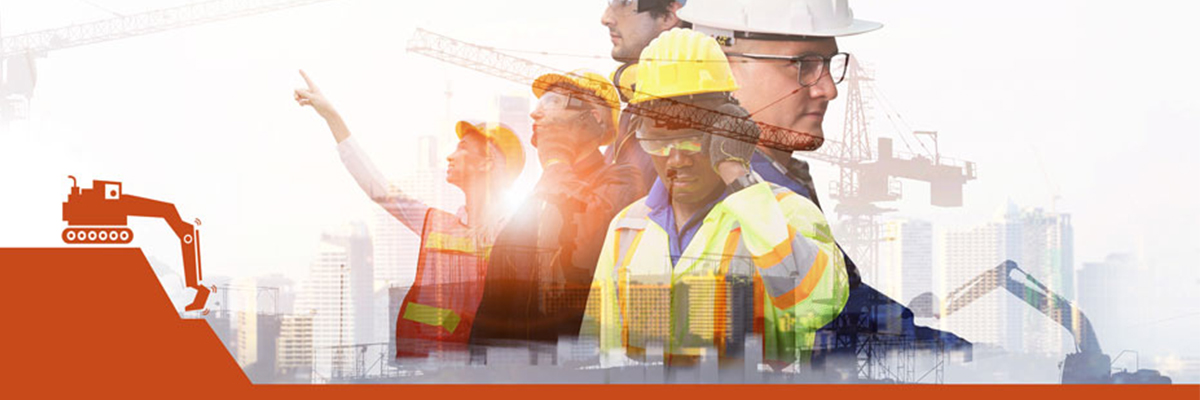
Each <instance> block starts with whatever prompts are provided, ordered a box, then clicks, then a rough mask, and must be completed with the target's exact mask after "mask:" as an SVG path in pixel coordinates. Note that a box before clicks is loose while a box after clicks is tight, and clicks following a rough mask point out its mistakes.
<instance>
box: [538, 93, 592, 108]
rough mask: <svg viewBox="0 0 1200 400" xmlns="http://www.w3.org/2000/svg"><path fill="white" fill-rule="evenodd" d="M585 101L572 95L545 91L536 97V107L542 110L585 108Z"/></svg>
mask: <svg viewBox="0 0 1200 400" xmlns="http://www.w3.org/2000/svg"><path fill="white" fill-rule="evenodd" d="M587 104H588V103H587V101H584V100H583V99H580V98H577V97H575V96H573V95H568V94H562V93H558V92H546V93H543V94H542V97H541V98H539V99H538V108H541V109H543V110H586V109H587Z"/></svg>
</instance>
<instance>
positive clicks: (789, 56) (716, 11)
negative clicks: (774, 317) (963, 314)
mask: <svg viewBox="0 0 1200 400" xmlns="http://www.w3.org/2000/svg"><path fill="white" fill-rule="evenodd" d="M679 17H680V18H681V19H682V20H683V21H685V24H686V25H688V26H691V27H692V29H695V30H696V31H700V32H704V33H706V34H708V35H710V36H711V37H713V38H715V39H716V40H717V42H718V43H721V48H722V50H723V51H724V53H725V55H726V56H727V57H729V60H730V65H731V67H732V68H733V75H734V76H735V77H736V78H737V80H738V83H739V84H740V88H739V89H738V90H737V91H735V92H734V97H736V98H737V99H738V101H740V102H741V103H742V105H743V106H745V107H746V109H748V110H751V111H752V112H753V118H754V120H755V121H758V122H761V123H766V124H769V125H775V126H780V127H784V128H789V129H791V130H794V131H797V132H802V133H804V134H805V135H806V136H807V138H808V139H810V140H807V141H802V142H806V144H807V145H809V148H808V149H807V150H813V149H816V148H817V147H819V146H820V143H821V142H822V141H823V138H824V130H823V128H822V122H823V121H824V117H825V111H826V110H827V108H828V106H829V103H830V102H831V101H833V100H834V99H835V98H837V96H838V88H837V85H838V84H839V83H841V82H842V80H843V79H844V78H845V77H846V76H847V74H848V73H847V70H848V69H849V65H850V61H849V58H850V55H849V54H848V53H845V52H843V51H842V50H841V49H839V47H838V44H837V38H838V37H843V36H850V35H857V34H861V33H865V32H870V31H873V30H876V29H879V28H881V27H882V26H883V25H882V24H880V23H878V22H871V21H864V20H859V19H855V18H854V16H853V12H852V10H851V9H850V7H849V5H848V1H847V0H745V1H737V2H732V1H723V0H691V1H690V2H689V4H688V7H687V8H684V9H682V10H680V11H679ZM796 150H802V149H796ZM803 154H804V153H803V152H802V151H797V152H793V151H787V150H779V149H772V148H767V147H762V146H760V147H759V148H758V151H756V152H755V154H754V157H753V158H752V159H751V165H752V167H753V169H754V171H755V172H756V173H758V174H759V175H760V176H762V177H763V179H765V180H767V181H769V182H771V183H774V184H777V185H780V186H784V187H787V188H789V189H791V190H792V191H794V192H796V193H799V194H801V195H803V196H805V197H807V198H809V199H810V200H812V202H813V203H814V204H817V205H818V207H819V206H820V202H819V200H818V197H817V192H816V190H815V188H814V186H813V183H812V175H811V174H810V173H809V168H808V163H806V162H805V161H803V160H801V159H799V158H796V157H794V156H799V157H803ZM845 264H846V269H847V273H848V275H849V279H850V298H849V300H848V303H847V305H846V308H845V310H846V313H844V314H843V315H841V316H839V319H845V323H842V324H840V326H842V327H848V329H851V330H854V329H859V328H861V327H863V326H868V327H890V328H889V329H895V330H897V331H902V332H907V333H908V334H911V333H913V332H918V331H922V330H924V331H923V332H927V333H926V334H924V336H925V337H929V338H937V339H936V340H939V341H942V342H943V343H946V344H957V343H963V342H962V341H961V339H959V338H958V337H957V336H954V335H953V334H951V333H947V332H936V331H932V330H928V329H927V328H923V327H915V326H914V325H913V321H912V315H913V314H912V311H910V310H908V309H907V308H906V307H904V305H902V304H900V303H898V302H896V301H895V300H892V299H890V298H888V297H887V296H886V295H884V294H882V293H880V292H879V291H877V290H875V289H874V288H872V287H870V286H869V285H866V284H863V283H862V278H861V277H860V275H859V272H858V268H857V267H856V266H855V264H854V262H853V261H852V260H850V258H849V257H845ZM863 310H869V311H863ZM862 321H870V322H868V323H862ZM899 324H903V325H904V326H903V327H899ZM835 331H836V332H835ZM847 333H848V332H847V331H846V330H845V329H842V330H837V328H836V327H835V326H834V324H831V325H830V326H827V327H825V328H823V329H822V330H821V334H828V335H829V336H838V335H846V334H847ZM870 333H874V332H865V331H863V332H857V331H856V332H855V334H870Z"/></svg>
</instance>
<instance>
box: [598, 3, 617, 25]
mask: <svg viewBox="0 0 1200 400" xmlns="http://www.w3.org/2000/svg"><path fill="white" fill-rule="evenodd" d="M616 24H617V21H616V19H615V18H613V9H612V7H604V13H603V14H600V25H604V26H607V27H609V28H612V27H613V26H615V25H616Z"/></svg>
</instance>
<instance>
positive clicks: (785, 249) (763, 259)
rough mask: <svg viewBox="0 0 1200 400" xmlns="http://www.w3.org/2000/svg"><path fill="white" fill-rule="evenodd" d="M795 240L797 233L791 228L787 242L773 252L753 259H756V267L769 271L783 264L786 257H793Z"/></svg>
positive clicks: (772, 250) (776, 247)
mask: <svg viewBox="0 0 1200 400" xmlns="http://www.w3.org/2000/svg"><path fill="white" fill-rule="evenodd" d="M793 240H796V232H795V231H793V230H792V229H790V227H789V229H788V238H787V240H786V241H784V242H783V243H780V244H779V245H778V246H775V248H774V249H771V251H770V252H768V253H766V254H763V255H761V256H754V257H752V258H753V259H754V265H755V266H757V267H759V268H762V269H767V268H771V266H774V265H776V264H779V263H780V262H783V259H784V257H787V256H790V255H792V241H793Z"/></svg>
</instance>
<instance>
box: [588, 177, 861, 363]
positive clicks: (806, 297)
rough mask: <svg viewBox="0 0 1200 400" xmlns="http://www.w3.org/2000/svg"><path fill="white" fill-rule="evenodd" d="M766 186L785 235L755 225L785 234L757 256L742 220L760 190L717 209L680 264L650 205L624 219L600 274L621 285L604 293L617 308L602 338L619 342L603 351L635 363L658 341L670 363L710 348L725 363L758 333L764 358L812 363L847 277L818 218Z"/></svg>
mask: <svg viewBox="0 0 1200 400" xmlns="http://www.w3.org/2000/svg"><path fill="white" fill-rule="evenodd" d="M764 185H765V184H764ZM767 187H770V188H771V193H770V197H766V198H768V199H771V200H773V201H774V202H775V203H777V204H778V205H779V208H778V209H775V210H771V209H764V214H762V215H772V213H774V215H781V214H780V213H781V212H782V213H783V214H782V215H783V216H784V218H785V220H784V221H781V222H782V223H783V226H782V227H784V228H786V231H784V230H783V229H779V228H780V226H779V225H756V226H757V227H758V228H755V229H778V230H777V231H770V230H768V231H756V235H759V236H757V237H756V238H755V239H754V240H759V241H760V242H759V243H757V244H756V245H755V246H754V248H757V249H760V251H759V252H758V253H759V254H754V253H752V252H750V251H749V249H748V248H747V243H746V241H747V240H751V239H750V238H747V237H746V235H743V234H742V229H743V228H744V227H740V226H739V223H738V218H752V219H753V218H755V213H756V210H757V208H754V207H758V206H755V205H754V204H755V203H754V202H755V201H758V200H752V199H753V198H755V197H753V196H762V195H763V193H762V189H763V188H762V187H759V188H757V189H756V190H758V192H754V193H750V194H749V196H751V197H743V198H742V201H741V202H740V203H738V204H736V205H735V206H736V207H740V208H738V209H730V208H728V207H724V208H723V207H715V208H714V209H713V211H712V212H710V213H709V215H707V216H706V217H705V220H704V223H703V224H702V225H701V227H700V230H699V231H698V232H697V234H696V236H695V239H694V240H693V241H692V243H690V244H689V246H688V247H687V249H684V253H683V254H682V255H681V257H680V259H679V261H678V263H677V264H675V265H671V263H670V258H669V252H668V250H667V248H666V246H668V245H667V243H668V240H667V232H666V231H665V230H664V229H663V228H662V227H659V226H658V225H657V224H654V223H653V222H651V221H650V220H649V218H648V214H649V208H648V207H646V206H645V204H644V200H643V201H639V202H635V203H634V204H632V205H630V206H629V207H628V208H627V209H626V210H624V211H623V212H622V213H621V214H620V215H618V217H617V219H616V220H614V222H613V224H612V226H611V227H610V232H609V234H610V235H611V236H610V238H609V239H611V240H612V244H610V246H612V249H611V250H610V251H611V252H612V255H611V256H609V257H607V258H606V259H604V260H602V261H601V264H602V265H601V267H602V268H600V269H598V270H597V279H598V280H599V279H605V280H609V282H612V283H615V285H612V286H606V285H604V284H598V286H597V287H612V288H613V289H612V290H611V291H607V292H605V293H609V294H607V295H605V296H615V298H611V297H610V299H611V300H604V299H598V300H599V303H601V304H613V305H614V306H615V308H617V310H616V311H617V312H615V313H613V314H604V315H605V316H603V318H604V319H602V320H600V321H599V323H600V325H601V326H600V331H601V332H608V333H607V335H609V336H606V337H609V338H611V339H613V340H616V339H617V337H619V338H620V339H619V341H617V343H613V342H610V341H609V339H604V341H603V343H605V345H606V346H607V345H609V343H611V345H619V346H621V347H623V348H625V350H626V355H627V356H633V355H634V354H637V353H641V352H643V351H644V350H645V349H646V348H647V346H648V345H652V344H654V342H655V341H660V340H661V341H662V342H663V343H661V344H662V345H664V351H665V353H666V355H677V356H678V355H682V356H698V355H704V354H706V353H705V352H706V349H712V350H716V351H717V352H718V354H725V353H726V352H727V350H730V349H727V348H726V347H728V346H729V345H735V346H737V345H741V344H744V341H741V337H740V336H739V335H741V334H744V333H747V332H748V331H756V332H759V333H762V334H763V338H764V343H763V349H764V357H765V358H766V359H771V360H785V361H795V360H797V357H800V358H805V357H806V354H807V352H809V351H810V349H811V346H812V343H813V340H814V338H815V336H814V332H815V330H816V329H818V328H820V326H823V325H824V323H825V322H827V321H828V320H832V319H833V317H836V315H837V314H838V313H839V312H840V311H841V308H842V307H843V306H844V304H845V300H846V297H847V291H848V288H847V286H846V282H845V269H844V266H842V265H843V264H842V263H841V261H842V259H841V256H840V253H837V252H838V249H837V248H836V246H835V245H834V244H833V241H832V238H831V236H830V235H829V234H828V229H829V228H828V224H827V223H825V220H824V216H823V215H822V214H821V213H820V210H819V209H817V208H816V206H815V205H812V204H811V202H810V201H808V200H807V199H803V201H801V199H802V198H800V197H799V196H798V195H795V194H794V193H792V192H791V191H790V190H787V189H786V188H781V187H773V185H771V186H767ZM748 189H749V188H748ZM805 202H807V204H806V203H805ZM733 211H737V212H738V213H740V214H741V215H742V217H737V216H736V215H735V214H734V213H733ZM764 227H765V228H764ZM764 233H765V234H767V235H769V236H763V235H764ZM801 234H803V237H801ZM784 238H786V240H784V241H783V242H782V243H779V241H780V240H783V239H784ZM659 247H662V248H661V249H659ZM643 248H644V249H643ZM835 253H836V254H838V256H837V257H836V260H834V259H833V258H835V257H832V256H831V255H832V254H835ZM604 264H608V265H604ZM830 267H833V268H830ZM604 268H608V269H604ZM764 289H765V290H764ZM598 292H600V291H598ZM764 292H765V293H764ZM767 294H769V296H764V295H767ZM814 299H815V301H813V300H814ZM608 301H612V303H607V302H608ZM662 302H666V303H667V304H662ZM747 302H752V304H746V303H747ZM764 305H765V306H764ZM614 314H615V315H614ZM750 315H753V317H750ZM609 318H611V320H609ZM822 321H825V322H822ZM731 340H732V341H731ZM735 349H737V350H740V348H735Z"/></svg>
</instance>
